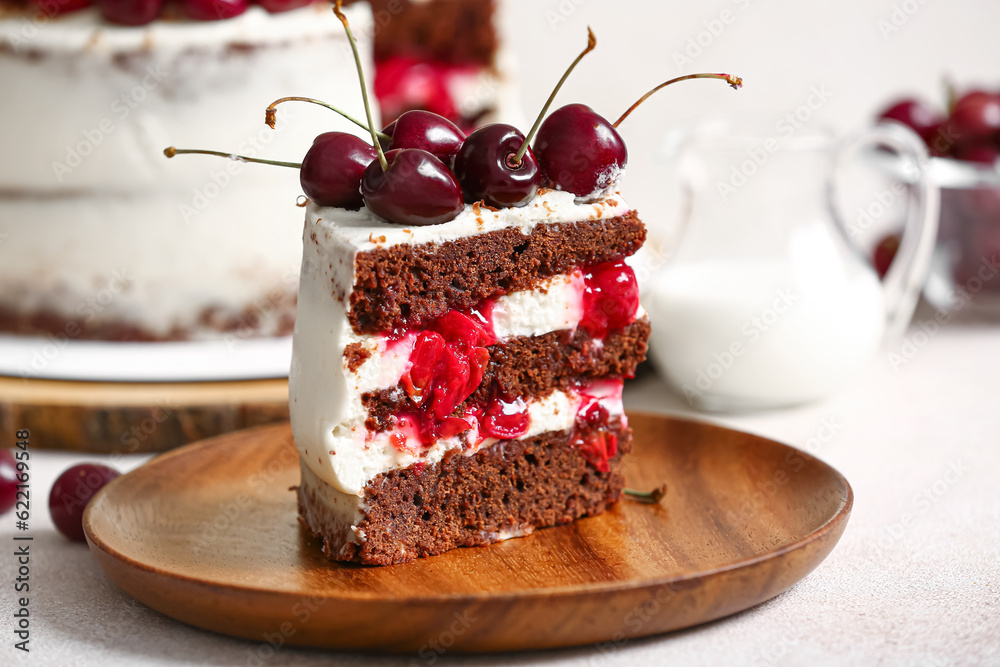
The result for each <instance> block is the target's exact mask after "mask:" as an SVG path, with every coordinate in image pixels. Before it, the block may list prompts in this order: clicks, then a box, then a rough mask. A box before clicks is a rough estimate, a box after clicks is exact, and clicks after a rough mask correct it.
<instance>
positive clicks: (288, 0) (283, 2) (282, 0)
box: [257, 0, 313, 14]
mask: <svg viewBox="0 0 1000 667" xmlns="http://www.w3.org/2000/svg"><path fill="white" fill-rule="evenodd" d="M312 3H313V0H257V4H258V5H260V6H261V7H263V8H264V9H266V10H267V11H269V12H271V13H272V14H280V13H281V12H289V11H291V10H293V9H298V8H299V7H305V6H307V5H311V4H312Z"/></svg>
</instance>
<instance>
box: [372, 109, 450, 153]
mask: <svg viewBox="0 0 1000 667" xmlns="http://www.w3.org/2000/svg"><path fill="white" fill-rule="evenodd" d="M382 131H383V132H384V133H385V134H388V135H389V136H390V137H392V142H391V143H390V144H389V148H419V149H421V150H425V151H427V152H428V153H430V154H431V155H433V156H434V157H436V158H438V159H439V160H441V161H442V162H444V163H445V164H450V162H451V159H452V158H454V157H455V154H456V153H458V150H459V149H460V148H461V147H462V142H463V141H465V133H464V132H462V131H461V130H460V129H458V126H457V125H455V124H454V123H452V122H451V121H450V120H448V119H447V118H445V117H443V116H439V115H437V114H436V113H431V112H430V111H419V110H418V111H407V112H406V113H404V114H403V115H402V116H400V117H399V118H397V119H396V120H395V121H393V122H392V123H390V124H389V125H387V126H386V128H385V129H384V130H382Z"/></svg>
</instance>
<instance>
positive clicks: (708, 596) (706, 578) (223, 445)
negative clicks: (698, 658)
mask: <svg viewBox="0 0 1000 667" xmlns="http://www.w3.org/2000/svg"><path fill="white" fill-rule="evenodd" d="M631 423H632V427H633V428H634V430H635V449H634V452H633V453H632V454H631V456H630V457H628V458H627V459H626V461H627V464H626V478H627V480H628V484H629V485H630V486H632V487H637V488H651V487H654V486H656V485H659V484H662V483H664V482H666V483H667V484H668V486H669V490H668V493H667V497H666V498H665V499H664V501H663V503H662V504H661V505H655V506H651V505H644V504H639V503H636V502H631V501H623V502H620V503H618V504H617V505H616V506H615V507H614V509H612V510H611V511H609V512H607V513H605V514H603V515H601V516H598V517H592V518H588V519H582V520H580V521H577V522H575V523H573V524H570V525H567V526H561V527H556V528H549V529H545V530H539V531H536V532H535V533H534V534H532V535H530V536H528V537H524V538H517V539H512V540H508V541H506V542H502V543H499V544H495V545H491V546H487V547H477V548H467V549H455V550H453V551H450V552H448V553H446V554H443V555H441V556H436V557H433V558H424V559H420V560H418V561H416V562H413V563H409V564H406V565H394V566H390V567H381V568H379V567H363V566H356V565H345V564H339V563H333V562H329V561H327V560H326V559H325V558H324V557H323V555H322V553H321V551H320V546H319V544H318V542H317V540H315V539H313V538H312V537H310V536H309V535H308V534H307V533H306V532H305V531H304V530H303V529H301V528H300V527H299V525H298V522H297V519H296V504H295V494H294V493H293V492H292V491H291V490H289V487H292V486H294V485H295V484H297V483H298V481H299V469H298V455H297V453H296V451H295V449H294V446H293V444H292V442H291V435H290V432H289V429H288V425H287V424H281V425H274V426H265V427H260V428H255V429H251V430H248V431H244V432H240V433H233V434H229V435H225V436H221V437H219V438H214V439H212V440H208V441H206V442H203V443H199V444H195V445H191V446H188V447H185V448H182V449H180V450H177V451H174V452H171V453H168V454H165V455H163V456H160V457H158V458H156V459H154V460H153V461H151V462H150V463H148V464H146V465H145V466H143V467H142V468H139V469H138V470H136V471H134V472H132V473H130V474H128V475H125V476H124V477H121V478H119V479H117V480H115V481H113V482H112V483H111V484H109V485H108V486H106V487H105V488H104V489H102V490H101V492H100V493H99V494H98V495H97V496H96V497H95V498H94V500H93V501H91V503H90V505H89V506H88V507H87V510H86V513H85V515H84V529H85V532H86V534H87V539H88V540H89V543H90V548H91V550H92V551H93V553H94V555H95V557H96V558H97V560H98V562H99V563H100V565H101V567H102V568H103V569H104V571H105V572H106V573H107V575H108V576H109V577H110V578H111V579H112V580H114V581H115V582H116V583H117V584H118V585H119V586H121V587H122V588H123V589H124V590H125V591H126V592H128V593H129V594H131V595H132V596H134V597H135V598H136V599H138V600H139V601H140V602H142V603H144V604H146V605H148V606H149V607H152V608H153V609H155V610H157V611H159V612H162V613H163V614H166V615H168V616H171V617H173V618H176V619H178V620H180V621H183V622H185V623H189V624H191V625H195V626H198V627H201V628H206V629H208V630H213V631H215V632H221V633H225V634H230V635H236V636H239V637H245V638H247V639H250V640H253V641H256V642H268V641H270V642H272V645H277V644H278V643H279V641H278V640H280V643H281V644H293V645H302V646H316V647H326V648H337V649H363V650H374V651H382V652H400V651H407V652H412V651H416V652H418V654H419V655H422V656H426V655H431V654H434V655H436V651H438V650H440V649H442V647H445V648H447V650H449V651H456V650H457V651H509V650H520V649H542V648H553V647H560V646H571V645H577V644H588V643H593V642H606V641H613V642H621V641H624V640H625V639H627V638H631V637H641V636H646V635H653V634H657V633H661V632H666V631H669V630H675V629H678V628H683V627H688V626H691V625H696V624H698V623H704V622H706V621H711V620H714V619H718V618H721V617H723V616H727V615H729V614H733V613H735V612H738V611H741V610H743V609H747V608H748V607H752V606H754V605H756V604H759V603H761V602H763V601H765V600H768V599H770V598H772V597H774V596H776V595H778V594H780V593H781V592H783V591H785V590H787V589H788V588H789V587H790V586H792V585H793V584H795V583H796V582H797V581H799V580H800V579H801V578H802V577H804V576H805V575H806V574H808V573H809V572H811V571H812V570H813V568H815V567H816V566H817V565H818V564H819V563H820V562H821V561H822V560H823V559H824V558H825V557H826V556H827V554H828V553H830V550H831V549H833V547H834V545H835V544H836V543H837V540H838V539H839V538H840V536H841V534H842V533H843V531H844V528H845V526H846V525H847V519H848V516H849V515H850V512H851V506H852V503H853V494H852V491H851V487H850V486H849V485H848V483H847V481H846V480H845V479H844V478H843V477H841V476H840V474H838V473H837V472H836V471H835V470H833V469H832V468H830V467H829V466H828V465H826V464H824V463H823V462H821V461H819V460H818V459H814V458H811V457H810V456H808V455H807V454H805V453H803V452H800V451H798V450H795V449H792V448H791V447H788V446H786V445H782V444H780V443H777V442H773V441H771V440H767V439H764V438H761V437H757V436H753V435H748V434H745V433H740V432H737V431H732V430H728V429H725V428H721V427H718V426H711V425H707V424H703V423H698V422H692V421H685V420H681V419H673V418H669V417H662V416H654V415H632V416H631Z"/></svg>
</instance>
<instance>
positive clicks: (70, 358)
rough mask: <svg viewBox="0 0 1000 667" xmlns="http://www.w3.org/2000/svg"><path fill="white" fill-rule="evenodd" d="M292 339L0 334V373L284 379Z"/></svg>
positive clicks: (63, 377) (80, 377)
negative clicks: (118, 339)
mask: <svg viewBox="0 0 1000 667" xmlns="http://www.w3.org/2000/svg"><path fill="white" fill-rule="evenodd" d="M291 359H292V338H291V336H285V337H282V338H253V339H247V340H243V339H237V338H228V339H223V340H210V341H185V342H176V343H114V342H107V341H91V340H65V339H63V340H60V339H59V338H57V337H55V336H51V337H47V336H0V374H2V375H10V376H13V377H25V378H29V379H31V378H41V379H52V380H90V381H108V382H192V381H212V380H216V381H218V380H257V379H264V378H276V377H288V368H289V364H290V363H291Z"/></svg>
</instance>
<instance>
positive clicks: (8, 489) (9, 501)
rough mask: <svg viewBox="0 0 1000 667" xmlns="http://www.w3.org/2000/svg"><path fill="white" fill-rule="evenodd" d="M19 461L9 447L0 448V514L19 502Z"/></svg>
mask: <svg viewBox="0 0 1000 667" xmlns="http://www.w3.org/2000/svg"><path fill="white" fill-rule="evenodd" d="M17 485H18V481H17V461H16V460H15V459H14V454H13V453H12V452H11V451H10V450H9V449H0V514H6V513H7V510H9V509H10V508H11V507H13V506H14V503H15V502H17Z"/></svg>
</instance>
